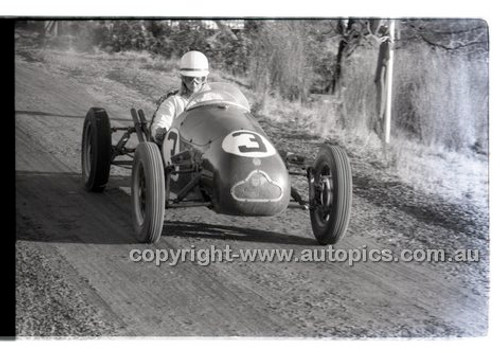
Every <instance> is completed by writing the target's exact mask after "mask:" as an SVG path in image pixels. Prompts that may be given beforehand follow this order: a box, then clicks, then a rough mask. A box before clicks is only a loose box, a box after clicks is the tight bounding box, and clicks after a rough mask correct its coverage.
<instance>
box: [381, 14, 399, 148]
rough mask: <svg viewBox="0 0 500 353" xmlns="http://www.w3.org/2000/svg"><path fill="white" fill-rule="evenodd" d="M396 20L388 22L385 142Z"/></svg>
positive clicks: (389, 120) (388, 127)
mask: <svg viewBox="0 0 500 353" xmlns="http://www.w3.org/2000/svg"><path fill="white" fill-rule="evenodd" d="M395 24H396V21H395V20H391V21H390V24H389V38H390V44H389V58H388V60H387V75H386V80H387V81H386V87H387V97H386V100H385V129H384V131H385V143H386V144H388V143H389V141H390V138H391V109H392V67H393V62H394V60H393V59H394V28H395Z"/></svg>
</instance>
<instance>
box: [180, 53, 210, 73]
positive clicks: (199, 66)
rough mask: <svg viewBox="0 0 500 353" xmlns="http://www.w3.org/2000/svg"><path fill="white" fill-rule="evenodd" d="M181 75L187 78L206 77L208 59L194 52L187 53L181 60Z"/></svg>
mask: <svg viewBox="0 0 500 353" xmlns="http://www.w3.org/2000/svg"><path fill="white" fill-rule="evenodd" d="M180 72H181V75H182V76H189V77H202V76H207V75H208V59H207V57H206V56H205V55H204V54H203V53H201V52H199V51H196V50H193V51H189V52H187V53H186V54H184V55H183V56H182V58H181V70H180Z"/></svg>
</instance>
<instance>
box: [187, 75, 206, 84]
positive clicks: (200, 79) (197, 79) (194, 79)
mask: <svg viewBox="0 0 500 353" xmlns="http://www.w3.org/2000/svg"><path fill="white" fill-rule="evenodd" d="M182 79H183V80H184V82H185V83H205V82H206V81H207V76H202V77H189V76H182Z"/></svg>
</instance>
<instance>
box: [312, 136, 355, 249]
mask: <svg viewBox="0 0 500 353" xmlns="http://www.w3.org/2000/svg"><path fill="white" fill-rule="evenodd" d="M309 188H310V200H309V201H310V203H311V209H310V215H311V225H312V229H313V233H314V236H315V237H316V240H317V241H318V243H320V244H321V245H326V244H335V243H337V242H338V241H339V240H341V239H342V238H343V237H344V235H345V233H346V231H347V226H348V224H349V218H350V215H351V203H352V175H351V166H350V163H349V159H348V157H347V154H346V153H345V151H344V150H343V149H341V148H339V147H336V146H328V145H322V146H321V147H320V150H319V153H318V155H317V157H316V159H315V161H314V164H313V169H312V182H311V183H310V185H309Z"/></svg>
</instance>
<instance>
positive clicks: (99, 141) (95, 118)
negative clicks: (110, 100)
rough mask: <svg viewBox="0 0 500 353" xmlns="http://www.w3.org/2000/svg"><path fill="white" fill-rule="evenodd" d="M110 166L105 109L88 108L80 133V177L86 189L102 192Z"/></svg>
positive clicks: (108, 136) (109, 140) (109, 146)
mask: <svg viewBox="0 0 500 353" xmlns="http://www.w3.org/2000/svg"><path fill="white" fill-rule="evenodd" d="M110 166H111V128H110V124H109V118H108V114H107V113H106V111H105V110H104V109H102V108H90V110H89V111H88V113H87V115H86V116H85V122H84V123H83V134H82V179H83V183H84V186H85V189H86V190H87V191H94V192H102V191H103V190H104V188H105V186H106V184H107V182H108V179H109V170H110Z"/></svg>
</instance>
